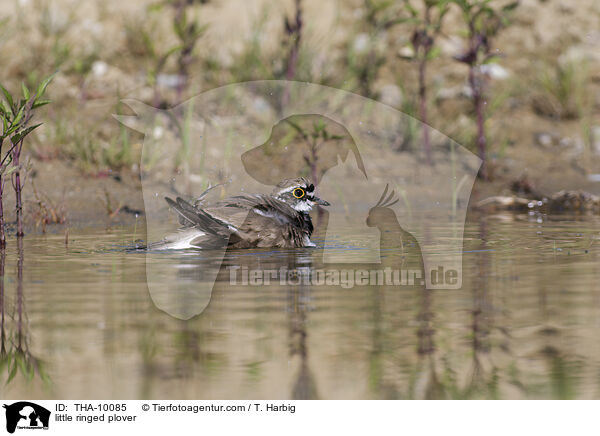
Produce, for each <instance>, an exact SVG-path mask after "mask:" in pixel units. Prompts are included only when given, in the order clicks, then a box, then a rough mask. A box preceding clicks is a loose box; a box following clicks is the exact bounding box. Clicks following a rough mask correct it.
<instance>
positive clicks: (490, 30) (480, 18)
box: [453, 0, 519, 179]
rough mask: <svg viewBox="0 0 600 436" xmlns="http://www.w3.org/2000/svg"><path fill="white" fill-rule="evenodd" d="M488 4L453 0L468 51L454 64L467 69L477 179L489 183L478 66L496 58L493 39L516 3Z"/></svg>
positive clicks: (482, 85) (481, 75) (482, 82)
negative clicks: (462, 23) (464, 27)
mask: <svg viewBox="0 0 600 436" xmlns="http://www.w3.org/2000/svg"><path fill="white" fill-rule="evenodd" d="M491 1H492V0H453V3H454V4H456V5H457V6H458V7H459V8H460V10H461V12H462V17H463V20H464V21H465V24H466V25H467V40H468V47H467V49H466V51H465V52H464V53H461V54H460V55H458V56H455V60H457V61H458V62H461V63H464V64H466V65H467V66H468V67H469V87H470V88H471V96H472V97H471V99H472V101H473V107H474V109H475V116H476V118H477V150H478V153H479V157H480V158H481V160H482V164H481V169H480V171H479V175H480V176H481V177H482V178H483V179H489V176H490V175H489V172H488V165H487V162H486V149H487V138H486V132H485V118H486V95H485V92H486V82H485V75H484V73H483V72H482V68H481V66H482V65H484V64H488V63H490V62H494V61H495V60H496V58H497V57H498V54H496V53H493V52H492V39H493V38H494V37H496V36H497V35H498V33H499V32H500V31H501V30H502V28H504V27H505V26H506V25H507V24H508V17H509V14H510V13H511V12H512V11H513V10H514V9H515V8H516V7H517V6H518V5H519V2H518V1H513V2H511V3H508V4H506V5H504V6H502V7H494V6H492V5H491Z"/></svg>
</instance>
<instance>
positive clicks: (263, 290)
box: [0, 217, 600, 399]
mask: <svg viewBox="0 0 600 436" xmlns="http://www.w3.org/2000/svg"><path fill="white" fill-rule="evenodd" d="M599 229H600V222H599V221H598V220H597V219H595V218H585V219H583V218H577V219H575V218H569V217H562V218H560V219H553V220H548V219H547V218H543V219H542V218H539V219H538V218H537V217H503V218H498V217H488V218H485V217H481V218H475V219H472V220H471V221H470V222H469V223H468V224H467V226H466V228H465V238H464V239H465V242H464V258H463V274H464V275H463V287H462V289H461V290H447V291H444V290H436V291H428V290H425V289H424V287H423V286H421V285H419V284H415V285H413V286H388V285H385V284H384V285H373V286H353V287H350V288H346V289H345V288H342V287H341V286H327V285H319V284H306V283H299V284H295V285H281V284H280V283H279V282H277V281H274V282H273V283H271V284H270V285H269V286H258V285H251V284H248V285H241V284H238V285H231V283H230V270H228V269H227V266H232V265H233V266H240V267H244V268H248V269H249V270H251V269H263V270H264V269H279V268H281V267H285V268H289V269H296V270H298V271H307V270H308V271H311V270H316V269H319V268H323V267H324V266H323V265H322V263H321V257H322V250H321V249H319V248H317V249H300V250H255V251H253V250H244V251H235V252H228V253H227V254H226V257H225V260H224V262H223V266H221V267H220V268H221V270H220V272H219V275H218V282H217V284H216V285H215V288H214V290H213V292H212V295H211V296H210V303H209V304H208V306H207V308H206V310H204V312H203V313H202V314H200V315H198V316H196V317H193V318H192V319H190V320H187V321H184V320H179V319H176V318H173V317H172V316H170V315H168V314H167V313H165V312H163V311H161V310H160V309H158V308H157V307H156V305H155V304H154V302H153V300H152V298H151V296H150V294H149V291H148V287H147V285H146V256H145V253H143V252H139V251H138V252H135V251H130V250H126V249H124V247H127V246H130V245H131V243H132V241H133V239H134V237H135V236H134V234H133V230H134V229H133V228H122V229H116V230H113V231H111V232H106V231H105V230H103V229H89V230H81V231H78V232H75V231H72V232H71V237H70V241H69V244H68V246H66V245H65V241H64V236H62V235H51V234H49V235H33V234H31V235H28V236H26V238H25V239H24V241H23V246H22V247H21V249H19V247H18V245H17V243H16V241H14V240H11V241H10V243H9V247H8V249H7V251H6V257H5V288H4V295H3V296H2V297H3V298H1V300H2V303H3V304H2V312H3V315H4V317H3V340H2V342H3V348H2V354H1V359H0V360H1V362H2V363H0V378H1V382H0V397H2V398H56V399H58V398H98V399H110V398H129V399H144V398H156V399H159V398H179V399H237V398H239V399H243V398H254V399H262V398H281V399H288V398H298V399H301V398H322V399H353V398H356V399H385V398H397V399H421V398H599V397H600V377H598V375H599V374H600V349H599V339H598V327H599V326H600V285H598V282H599V281H598V279H599V276H600V272H599V270H598V267H597V265H598V260H599V255H600V244H599V243H598V230H599ZM138 230H139V226H138ZM73 233H75V234H73ZM357 245H358V246H359V245H360V238H359V237H357ZM338 249H340V250H343V249H345V248H344V247H338ZM161 256H162V257H159V258H158V259H159V261H157V263H156V268H167V269H168V268H173V267H178V268H179V269H178V271H179V272H178V274H177V276H176V277H177V280H183V281H185V280H194V268H195V266H197V265H198V264H199V263H206V262H213V263H215V262H216V267H219V262H218V259H217V260H215V259H211V258H210V254H209V253H195V254H189V253H187V254H184V253H177V254H174V253H170V254H169V253H164V254H162V255H161ZM382 257H383V263H384V264H385V262H386V259H387V261H389V262H391V263H392V264H393V263H394V262H395V263H397V262H405V263H404V265H406V266H407V267H411V266H412V267H415V266H416V267H418V265H419V252H418V247H411V246H410V244H408V245H407V246H404V247H402V248H398V247H396V248H394V247H387V248H386V249H385V250H382ZM20 276H21V277H20ZM167 280H173V278H172V277H171V276H169V277H167V276H165V281H167ZM14 359H17V360H14ZM14 362H17V364H16V367H17V369H16V371H14V374H11V372H13V371H12V370H13V367H15V363H14ZM18 362H21V363H18ZM11 376H12V378H11ZM9 378H10V381H8V383H6V380H7V379H9Z"/></svg>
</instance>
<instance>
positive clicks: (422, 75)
mask: <svg viewBox="0 0 600 436" xmlns="http://www.w3.org/2000/svg"><path fill="white" fill-rule="evenodd" d="M426 67H427V54H425V55H424V56H423V58H422V59H421V61H420V62H419V117H420V118H421V123H422V124H423V148H424V149H425V156H426V158H427V163H428V164H429V165H431V164H432V160H431V142H430V139H429V125H428V123H427V88H426V85H425V79H426V72H427V71H426Z"/></svg>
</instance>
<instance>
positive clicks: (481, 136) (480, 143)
mask: <svg viewBox="0 0 600 436" xmlns="http://www.w3.org/2000/svg"><path fill="white" fill-rule="evenodd" d="M475 68H476V66H475V65H470V66H469V86H470V87H471V92H472V93H473V104H474V106H475V114H476V116H477V151H478V153H479V158H480V159H481V161H482V162H481V170H480V171H479V174H480V176H481V178H482V179H484V180H488V177H489V174H488V168H487V160H486V145H487V144H486V137H485V115H484V101H483V96H482V83H481V79H480V78H479V79H478V78H477V73H476V71H475Z"/></svg>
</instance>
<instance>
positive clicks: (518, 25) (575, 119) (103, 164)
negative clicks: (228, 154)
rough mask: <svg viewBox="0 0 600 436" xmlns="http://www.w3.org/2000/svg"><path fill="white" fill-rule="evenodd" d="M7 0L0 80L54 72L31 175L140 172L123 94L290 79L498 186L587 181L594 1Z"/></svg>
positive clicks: (137, 140)
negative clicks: (429, 132)
mask: <svg viewBox="0 0 600 436" xmlns="http://www.w3.org/2000/svg"><path fill="white" fill-rule="evenodd" d="M2 3H3V7H2V8H1V10H0V53H2V59H3V61H2V68H0V83H2V84H3V85H4V86H5V88H7V89H8V90H9V91H11V92H20V90H21V83H24V84H25V85H26V86H28V87H29V88H30V89H35V88H36V86H37V85H38V83H39V82H40V81H41V80H43V79H44V78H45V77H48V76H49V75H51V74H53V73H55V72H56V75H55V76H54V78H53V81H52V84H51V86H50V87H49V88H48V90H47V97H48V98H49V99H51V100H52V104H50V105H48V106H45V107H44V108H41V109H40V114H39V115H38V118H37V119H36V121H37V122H43V123H44V124H43V125H42V126H41V127H40V128H39V129H37V130H36V131H35V132H34V133H33V134H32V135H31V139H30V140H29V143H28V144H27V146H26V147H25V151H24V153H25V154H27V155H29V156H31V158H32V161H33V168H34V171H35V168H38V169H41V168H43V167H44V166H48V167H49V168H52V166H53V165H67V166H68V167H69V168H71V169H75V170H76V172H77V173H76V174H77V175H81V176H82V177H85V178H99V177H106V176H108V175H110V176H112V177H118V178H119V179H123V178H125V179H126V178H127V177H128V176H127V175H130V176H131V180H135V179H136V175H137V174H138V172H139V161H140V153H141V147H142V141H143V137H142V135H141V134H139V133H137V132H134V131H132V130H129V129H128V128H126V127H124V126H122V125H119V123H118V122H116V121H115V120H114V119H113V118H112V117H111V114H113V113H122V112H123V111H125V112H126V111H127V109H124V108H122V107H121V106H120V103H119V100H120V99H121V98H123V97H124V96H132V95H135V97H136V98H140V99H142V100H144V101H145V102H147V103H148V104H152V105H155V106H157V107H170V106H173V105H176V104H178V103H180V102H182V101H184V100H185V99H187V98H189V97H191V96H193V95H195V94H197V93H199V92H202V91H206V90H209V89H211V88H215V87H218V86H222V85H225V84H229V83H234V82H240V81H248V80H263V79H288V80H300V81H308V82H314V83H319V84H325V85H328V86H333V87H337V88H342V89H345V90H348V91H351V92H354V93H358V94H361V95H364V96H366V97H370V98H374V99H378V100H380V101H381V102H383V103H385V104H388V105H391V106H393V107H395V108H397V109H399V110H402V111H404V112H406V113H408V114H409V115H412V116H414V117H415V118H416V119H420V120H422V121H424V122H426V123H427V124H429V125H431V126H432V127H433V128H435V129H437V130H439V131H441V132H442V133H444V134H446V135H448V136H450V137H452V138H453V139H455V140H456V141H457V142H459V143H461V144H462V145H464V146H465V147H468V148H469V149H471V150H473V151H474V152H476V153H479V154H480V155H483V154H485V156H486V161H487V163H486V167H485V173H483V174H482V175H483V176H484V178H486V179H488V180H489V181H491V182H493V183H496V184H497V185H495V186H499V187H502V186H508V183H507V181H510V182H512V181H514V180H516V179H523V178H527V179H528V180H533V182H532V183H535V184H537V185H539V186H541V187H542V190H544V189H545V190H547V191H550V190H557V189H560V188H563V187H571V188H582V189H588V190H592V191H594V190H596V191H597V188H596V184H597V180H598V175H597V174H596V173H597V172H600V171H598V170H597V168H598V166H597V163H598V162H599V159H598V158H599V157H600V117H599V115H600V73H599V72H600V50H599V46H600V31H599V30H598V29H600V3H598V2H597V1H596V0H578V1H577V2H572V1H567V0H521V1H519V2H515V1H495V0H492V1H490V0H455V1H444V0H411V1H404V0H396V1H392V0H351V1H341V0H330V1H325V2H324V1H314V0H286V1H273V0H253V1H243V0H220V1H217V0H212V1H208V0H162V1H143V0H137V1H128V2H123V1H115V0H104V1H100V0H98V1H91V0H90V1H85V2H80V1H74V0H14V1H13V0H2ZM417 126H418V123H417V122H415V125H414V126H413V128H412V129H409V130H410V131H407V132H404V133H403V135H404V138H403V140H402V141H399V142H398V143H397V144H396V146H397V147H398V149H399V150H401V149H402V146H403V143H406V136H411V138H413V139H414V138H416V140H415V141H416V143H418V144H422V145H423V147H425V148H426V149H427V148H428V147H429V139H428V138H427V137H422V136H421V135H422V132H421V131H420V128H419V127H417ZM423 134H426V132H423ZM409 139H410V138H409ZM73 174H75V173H73ZM56 183H58V182H56ZM565 185H571V186H565ZM498 189H501V188H498ZM55 198H56V196H55ZM107 198H108V197H107ZM106 202H107V204H108V203H110V201H109V199H107V200H106ZM108 207H109V206H108V205H107V208H108Z"/></svg>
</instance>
